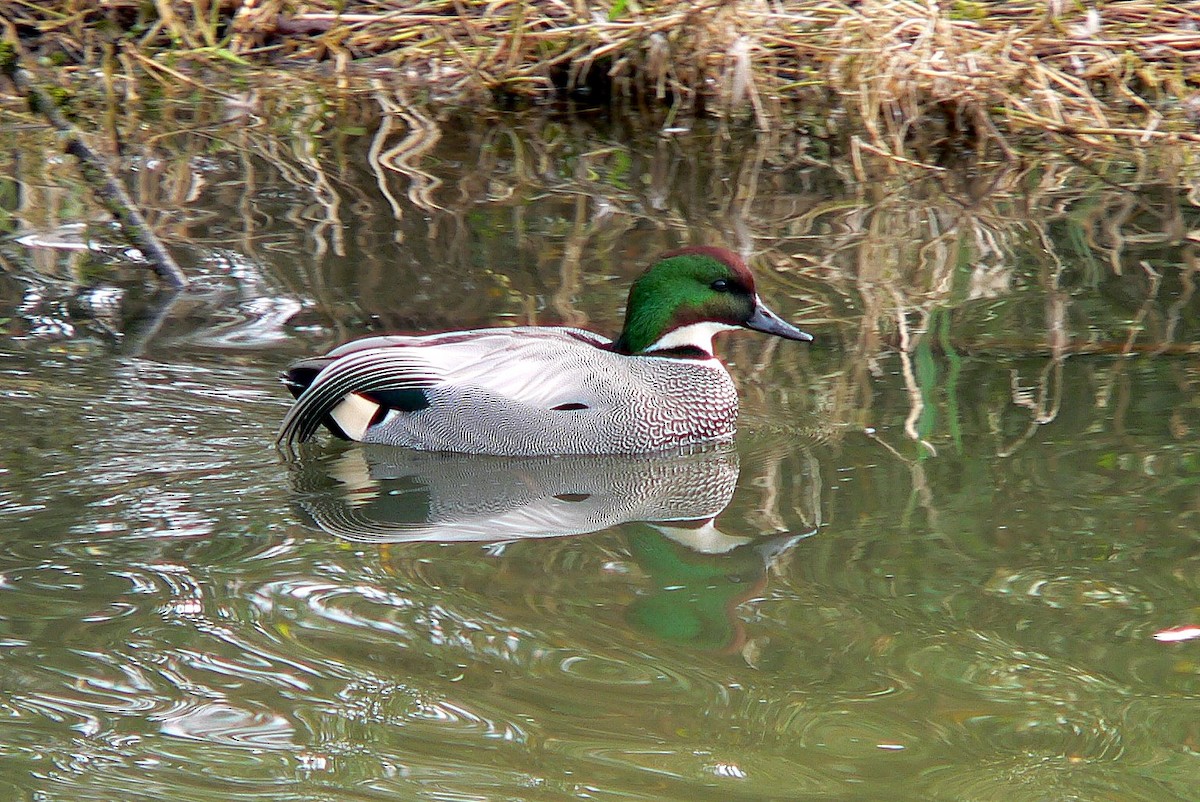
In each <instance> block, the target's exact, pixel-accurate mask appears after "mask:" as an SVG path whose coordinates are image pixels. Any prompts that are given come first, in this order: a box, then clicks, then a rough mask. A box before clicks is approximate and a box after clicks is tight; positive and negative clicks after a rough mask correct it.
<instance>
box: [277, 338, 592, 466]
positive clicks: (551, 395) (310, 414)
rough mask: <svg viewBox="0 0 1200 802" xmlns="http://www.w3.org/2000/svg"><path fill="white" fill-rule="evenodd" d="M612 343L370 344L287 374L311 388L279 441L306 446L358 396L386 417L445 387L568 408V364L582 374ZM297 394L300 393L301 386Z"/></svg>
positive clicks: (418, 341) (300, 365) (368, 341)
mask: <svg viewBox="0 0 1200 802" xmlns="http://www.w3.org/2000/svg"><path fill="white" fill-rule="evenodd" d="M607 344H608V340H606V339H604V338H603V337H600V336H599V335H596V334H592V333H591V332H586V331H582V330H578V329H567V328H557V327H526V328H514V329H481V330H476V331H467V332H452V333H449V334H442V335H431V336H428V337H370V338H366V339H364V340H360V341H357V342H354V343H349V344H347V345H344V346H341V347H339V348H337V349H334V350H333V351H331V352H330V353H329V354H328V355H327V356H325V357H318V358H317V359H313V360H305V361H303V362H300V363H297V365H295V366H293V368H292V371H290V374H291V375H297V374H307V375H305V376H304V381H307V382H308V384H307V387H305V388H304V389H303V390H302V391H300V392H299V394H298V397H297V399H296V403H295V404H294V405H293V406H292V408H291V409H290V410H289V411H288V413H287V415H286V416H285V417H284V419H283V423H282V425H281V426H280V429H279V434H278V435H277V437H276V440H277V442H278V443H279V444H281V445H287V446H290V445H292V444H294V443H297V442H304V441H305V440H308V439H309V438H310V437H312V435H313V434H314V433H315V432H316V431H317V429H318V428H319V427H320V426H321V424H322V423H329V422H330V420H329V419H330V415H331V413H333V412H334V410H335V409H336V408H337V407H338V406H339V405H341V404H343V403H344V402H350V403H354V398H353V397H355V396H357V397H359V398H365V399H367V400H368V401H370V402H371V403H374V404H376V405H377V406H379V407H380V408H382V409H384V410H385V411H386V409H402V410H406V411H417V410H420V409H422V408H423V407H424V406H425V405H427V403H428V402H427V400H426V397H425V395H424V392H423V391H425V390H428V389H431V388H434V387H438V386H440V385H445V384H471V385H473V386H478V387H485V388H489V389H492V390H495V391H496V392H498V393H500V394H502V395H504V396H505V397H507V398H510V399H512V400H513V401H514V402H517V403H526V404H533V405H537V406H543V407H553V406H554V405H555V404H558V403H571V401H562V400H560V399H562V398H565V397H566V396H567V395H570V393H571V391H570V388H569V383H566V382H564V381H563V376H562V372H563V369H564V365H570V366H572V368H574V369H578V366H579V364H580V363H581V362H584V363H586V357H582V356H581V354H587V355H592V357H593V358H594V354H595V353H596V350H597V349H603V348H605V347H606V346H607ZM556 366H557V367H556ZM310 376H311V380H309V377H310ZM292 387H293V392H296V391H297V390H299V386H297V383H296V382H293V384H292Z"/></svg>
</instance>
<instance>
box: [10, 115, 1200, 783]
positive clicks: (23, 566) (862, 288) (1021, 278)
mask: <svg viewBox="0 0 1200 802" xmlns="http://www.w3.org/2000/svg"><path fill="white" fill-rule="evenodd" d="M327 124H328V125H329V126H330V128H329V129H328V130H327V131H326V132H325V133H323V134H322V135H321V136H314V138H313V139H312V141H311V142H310V143H309V144H310V145H312V147H310V148H308V149H304V148H300V147H297V148H295V149H293V150H291V151H286V150H284V151H280V150H275V151H272V150H270V149H269V148H268V147H266V145H265V144H264V143H263V142H261V141H258V140H256V139H255V138H254V137H255V134H254V131H255V130H256V129H254V128H250V129H247V130H248V131H249V132H250V133H244V132H243V133H241V134H235V133H231V132H229V131H228V130H227V129H223V128H220V127H219V126H218V125H216V124H215V123H214V130H216V131H217V132H218V136H216V139H217V141H219V142H220V143H222V144H221V145H220V146H214V145H213V144H212V142H209V141H207V140H206V141H205V142H204V144H203V145H198V144H196V142H194V141H192V140H189V139H188V135H187V134H180V135H178V136H177V137H175V138H173V139H168V140H166V142H165V143H164V142H156V143H155V144H153V145H147V146H146V147H145V148H143V149H135V150H134V151H133V152H132V153H131V154H130V164H131V165H132V167H133V169H134V170H135V171H136V174H137V175H139V176H140V177H141V178H140V179H139V180H141V181H142V182H143V183H142V185H141V189H140V191H141V192H142V193H143V195H142V197H143V200H144V202H146V203H147V204H148V205H151V206H153V208H154V209H156V210H157V211H158V215H159V216H158V218H157V219H158V221H159V224H160V225H161V226H162V228H163V230H164V231H165V232H166V233H167V236H168V241H169V243H170V244H171V245H172V246H173V248H174V249H175V250H176V252H177V253H178V254H179V255H180V258H181V261H182V262H184V266H185V269H187V270H188V271H189V273H191V274H192V275H193V276H196V277H197V281H196V286H195V287H194V288H193V289H192V290H189V291H188V292H187V293H185V294H183V295H182V296H179V297H166V296H158V295H155V294H154V293H152V292H151V291H150V290H149V289H147V285H146V284H145V283H144V282H143V281H142V277H141V274H140V273H139V272H138V270H139V269H138V268H128V267H122V266H121V265H122V264H124V262H123V261H122V258H123V257H121V255H120V254H119V253H118V254H115V255H114V253H113V252H112V251H111V250H106V249H103V248H99V247H98V246H93V247H92V248H91V249H87V248H84V247H82V246H81V245H80V244H79V241H78V239H77V231H76V229H74V228H71V227H70V226H72V225H74V224H76V223H82V222H86V221H87V220H88V219H90V216H89V214H90V213H89V212H88V211H87V204H86V202H85V201H84V200H82V199H83V198H84V197H85V195H86V192H84V191H83V190H82V189H80V188H78V187H76V186H73V185H71V184H70V183H69V180H68V179H67V178H65V177H63V175H62V174H60V173H55V172H54V169H55V168H54V167H53V164H52V162H51V161H50V160H47V161H46V162H45V163H44V164H42V165H40V166H32V167H31V166H30V164H31V163H36V161H37V160H36V158H35V157H36V155H37V153H38V151H36V149H34V150H33V152H32V154H30V155H28V156H26V158H25V160H24V161H14V162H13V164H12V165H11V166H12V172H11V176H12V179H10V188H16V187H18V186H19V187H20V192H9V193H7V194H5V196H4V197H5V198H6V200H5V201H4V202H5V204H6V206H5V208H6V218H5V219H6V220H7V221H8V225H9V233H10V234H11V235H12V236H11V237H10V238H9V239H8V240H7V241H5V242H4V243H3V245H2V246H0V251H2V253H3V256H4V266H3V268H2V269H0V319H2V320H3V325H4V330H5V336H4V337H3V338H2V339H0V524H2V529H0V531H2V532H3V534H2V535H0V798H3V799H31V800H32V799H36V800H63V801H64V802H65V801H67V800H72V801H74V800H115V799H121V800H165V799H170V800H197V802H199V801H200V800H222V801H223V802H229V801H231V800H383V799H389V800H390V799H413V800H438V801H439V802H447V801H449V800H531V801H532V800H565V799H599V800H689V801H694V800H791V799H839V800H841V799H844V800H877V799H890V800H980V801H982V800H1004V801H1005V802H1023V801H1024V800H1030V801H1031V802H1032V801H1033V800H1039V801H1040V800H1113V801H1114V802H1115V801H1116V800H1122V801H1125V800H1154V802H1162V801H1163V800H1194V799H1196V798H1197V793H1198V792H1197V789H1198V788H1200V638H1195V637H1192V636H1194V635H1195V634H1197V633H1194V632H1193V631H1192V630H1194V628H1196V627H1197V626H1200V571H1198V569H1200V539H1198V536H1197V522H1198V519H1200V438H1198V436H1197V431H1198V429H1200V402H1198V401H1197V399H1198V395H1197V391H1198V390H1200V349H1198V346H1200V319H1198V317H1197V313H1198V312H1200V303H1198V302H1197V301H1196V299H1195V297H1194V295H1193V280H1194V277H1195V271H1196V265H1197V261H1196V256H1195V254H1194V253H1193V249H1194V247H1195V246H1194V245H1192V244H1189V243H1188V242H1186V241H1185V240H1183V239H1182V238H1181V237H1180V236H1179V235H1178V232H1179V231H1183V230H1187V229H1189V228H1196V227H1197V225H1196V220H1197V217H1198V215H1197V214H1196V212H1195V209H1194V207H1192V206H1191V205H1190V204H1189V202H1188V201H1187V200H1186V199H1185V198H1184V195H1183V193H1182V192H1181V191H1179V190H1178V189H1177V188H1172V187H1163V186H1158V187H1155V188H1151V190H1146V191H1145V192H1144V193H1143V194H1140V195H1139V194H1138V193H1137V192H1135V191H1134V190H1132V189H1131V190H1125V191H1118V190H1116V189H1113V187H1114V186H1115V185H1114V184H1113V182H1112V181H1111V180H1109V181H1107V182H1100V183H1096V184H1091V185H1089V184H1087V183H1086V181H1085V182H1084V183H1083V184H1078V183H1076V184H1072V183H1071V181H1069V180H1066V179H1065V178H1063V176H1064V175H1065V174H1066V173H1068V172H1069V171H1070V169H1072V168H1069V167H1063V166H1062V165H1054V164H1050V165H1047V166H1042V167H1038V168H1035V169H1031V170H1029V171H1028V172H1027V173H1024V174H1019V175H1016V176H1015V177H1012V178H1011V180H1010V179H1009V178H1005V179H1004V182H1005V183H1003V191H1000V190H996V189H995V188H994V185H993V188H992V189H991V190H990V192H989V191H982V192H980V191H972V190H970V189H969V188H967V189H961V188H958V189H956V188H955V187H954V186H953V182H943V183H941V184H938V183H936V182H935V183H934V184H930V183H928V182H926V181H924V178H923V177H922V176H924V174H918V175H917V176H916V177H914V176H907V177H906V176H899V177H893V178H888V179H882V180H881V181H880V182H878V184H876V185H874V186H869V185H867V186H864V185H863V184H862V183H860V182H857V181H856V180H855V179H854V178H853V176H852V175H850V173H849V172H848V171H847V170H846V169H839V168H838V166H837V165H836V164H830V165H826V166H820V165H815V166H814V163H811V160H810V161H804V160H797V159H796V158H794V156H795V154H796V153H797V150H796V146H795V143H790V144H789V142H783V143H776V146H777V147H778V148H779V150H772V151H770V152H766V151H763V150H761V149H760V150H759V151H755V150H754V149H753V148H747V147H745V146H744V145H740V144H739V143H738V142H736V141H733V142H732V143H731V142H730V140H729V139H728V138H727V137H726V136H724V135H723V134H721V133H720V132H715V131H714V132H707V133H706V132H704V131H698V132H694V133H693V134H686V135H685V134H680V135H678V136H674V137H661V136H659V135H658V134H657V133H656V132H642V131H638V130H626V129H622V128H620V127H619V126H615V125H612V124H609V123H605V122H598V123H596V124H595V125H582V124H577V125H576V124H565V123H562V122H560V121H555V120H553V119H551V120H549V121H547V119H545V118H538V120H535V121H533V122H530V121H528V120H524V119H516V120H515V121H501V122H500V123H497V124H495V125H492V126H491V127H485V130H480V129H479V128H473V127H471V126H470V125H467V124H466V123H464V122H463V121H462V120H461V119H458V120H457V121H456V120H450V121H443V129H442V132H441V134H440V139H435V141H433V142H424V143H420V142H418V143H417V144H414V143H413V142H410V141H409V140H407V139H405V138H404V132H403V131H402V130H401V131H398V132H397V133H389V132H388V131H387V130H383V129H381V128H380V127H379V122H378V121H377V120H376V121H370V124H369V125H368V126H367V128H368V129H369V130H368V131H367V133H366V134H362V133H361V132H358V131H349V132H343V133H342V134H338V135H335V134H336V133H337V132H336V130H335V129H334V127H333V123H327ZM8 136H9V137H10V139H12V138H14V137H16V136H17V135H16V134H11V133H10V134H9V135H8ZM239 137H242V139H239ZM13 141H15V139H14V140H13ZM9 144H12V142H10V143H9ZM392 150H395V151H396V152H394V153H392ZM388 153H392V155H391V156H390V157H389V156H388V155H387V154H388ZM780 153H784V154H785V155H784V156H780V155H779V154H780ZM788 154H790V155H788ZM152 159H157V160H158V163H154V164H152V163H151V160H152ZM389 159H390V161H389ZM1056 171H1057V172H1056ZM1001 174H1003V171H1001V170H999V168H997V175H1001ZM1056 176H1057V177H1056ZM971 180H975V179H971ZM968 183H969V181H968V180H967V179H964V181H963V186H966V185H967V184H968ZM185 189H186V190H187V191H184V190H185ZM1139 191H1140V190H1139ZM1130 198H1134V199H1135V201H1130V202H1129V204H1128V207H1127V208H1126V213H1125V215H1124V216H1123V217H1120V216H1118V215H1117V214H1116V213H1115V212H1114V211H1113V209H1115V208H1117V207H1119V206H1120V205H1121V204H1122V203H1125V202H1126V201H1127V200H1128V199H1130ZM972 199H974V200H972ZM971 203H975V204H976V205H975V206H974V207H971ZM1138 204H1140V205H1138ZM1114 220H1115V221H1116V222H1114ZM1163 221H1168V222H1169V221H1176V222H1178V221H1182V225H1181V226H1180V225H1177V226H1175V227H1174V229H1171V230H1175V231H1176V235H1175V236H1174V237H1173V238H1172V236H1171V235H1170V234H1169V233H1168V234H1165V235H1162V236H1151V234H1152V233H1154V232H1155V231H1156V230H1166V229H1168V228H1169V226H1167V225H1166V224H1165V223H1163ZM1158 223H1163V224H1162V225H1160V226H1159V228H1158V229H1155V227H1154V226H1155V225H1157V224H1158ZM94 233H95V232H94V229H93V234H94ZM89 236H91V235H89ZM694 242H705V243H719V244H724V245H727V246H729V247H733V248H734V249H736V250H739V251H741V252H743V253H746V254H748V255H750V256H752V257H753V260H754V262H755V264H756V267H757V269H758V272H759V273H760V275H761V276H762V279H761V286H760V291H761V293H762V294H763V296H764V297H765V298H766V299H767V300H768V301H769V302H770V303H771V305H772V306H773V307H774V308H776V309H777V310H778V311H780V312H781V313H782V314H783V315H784V316H785V317H787V318H788V319H790V320H795V321H797V322H798V323H799V324H801V325H803V327H804V328H806V329H808V330H810V331H812V332H813V333H814V334H815V335H816V336H817V342H816V343H815V344H814V345H813V346H812V347H806V346H803V345H800V344H797V343H791V342H768V341H767V339H766V338H762V337H760V336H759V335H756V334H753V333H744V334H734V335H724V336H725V337H726V338H727V339H726V340H725V342H724V344H723V353H724V354H725V356H726V357H727V360H728V362H729V363H730V366H731V372H732V373H733V374H734V376H735V378H736V380H737V381H738V383H739V385H740V388H741V394H742V398H743V414H742V421H741V425H740V432H739V437H738V440H737V442H736V444H735V446H734V447H733V448H725V449H711V450H701V451H699V452H697V453H689V454H680V455H663V456H657V457H654V458H639V459H632V460H620V459H618V460H588V459H572V460H524V461H522V460H499V459H495V458H469V457H468V458H463V457H438V456H430V455H423V456H418V455H411V454H404V453H400V452H390V451H388V450H386V449H384V450H378V449H363V448H360V447H353V446H347V445H344V444H340V443H330V442H328V441H327V440H326V441H325V442H323V443H322V444H320V445H319V446H317V447H315V448H312V449H307V450H306V451H305V452H304V453H303V454H302V456H301V458H300V460H299V461H298V462H296V463H293V464H289V463H287V462H285V461H284V460H282V459H281V458H280V456H279V454H278V453H277V452H276V451H275V450H274V448H273V447H272V439H273V435H274V431H275V428H276V427H277V425H278V423H279V421H280V418H281V416H282V415H283V412H284V410H285V409H286V404H287V398H286V394H285V392H284V390H283V389H282V388H281V387H280V385H279V384H278V382H277V374H278V371H279V370H280V369H281V368H282V367H284V366H285V365H286V364H287V363H288V362H289V361H290V360H292V359H294V358H296V357H299V356H301V355H304V354H308V353H312V352H315V351H318V350H321V349H323V348H327V347H329V346H331V345H333V344H335V343H336V342H340V341H342V340H344V339H347V338H349V337H352V336H357V335H361V334H365V333H368V332H373V331H382V330H389V331H423V330H434V329H452V328H461V327H471V326H480V325H512V324H515V323H557V322H567V323H571V324H576V325H585V326H588V327H591V328H595V329H597V330H600V331H604V332H607V333H614V332H615V329H616V327H617V326H618V325H619V321H620V317H621V311H622V309H621V304H622V303H623V296H624V292H625V289H626V287H627V285H628V281H629V280H630V279H631V278H632V277H633V276H634V275H636V274H637V272H639V271H640V269H642V268H643V267H644V266H645V265H646V264H647V263H648V261H649V260H650V258H651V257H652V256H653V255H654V254H655V253H656V252H658V251H661V250H664V249H666V248H668V247H673V246H676V245H680V244H687V243H694ZM112 265H115V267H113V266H112ZM114 271H115V272H114ZM97 276H99V277H97ZM710 519H711V521H710ZM1189 628H1191V629H1189Z"/></svg>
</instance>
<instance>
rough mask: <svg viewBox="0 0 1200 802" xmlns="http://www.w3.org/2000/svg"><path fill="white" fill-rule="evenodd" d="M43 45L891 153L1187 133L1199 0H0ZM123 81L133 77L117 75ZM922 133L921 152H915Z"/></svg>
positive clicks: (1193, 99) (164, 69) (79, 54)
mask: <svg viewBox="0 0 1200 802" xmlns="http://www.w3.org/2000/svg"><path fill="white" fill-rule="evenodd" d="M0 11H2V12H3V16H4V18H5V19H6V20H7V21H8V23H9V24H8V29H9V30H8V35H9V36H10V37H11V36H19V37H20V38H21V39H22V40H24V41H25V42H27V43H29V44H30V46H31V47H34V48H36V49H37V51H38V52H39V53H40V55H42V56H43V57H44V58H47V59H50V60H51V61H53V62H55V63H65V64H68V65H85V66H88V67H91V66H95V65H97V64H105V65H107V69H108V70H109V72H110V74H116V75H118V76H120V75H121V74H122V73H124V75H125V77H126V78H127V79H131V80H134V81H136V80H137V79H138V78H140V77H141V75H140V73H143V72H144V73H145V74H147V75H149V76H151V77H155V78H158V79H160V80H164V81H179V80H184V81H187V80H191V79H189V77H188V75H187V73H188V69H187V68H186V66H185V65H186V64H188V63H189V62H190V63H194V62H195V60H197V59H202V60H204V61H208V62H215V61H226V62H232V63H240V64H247V65H254V66H258V67H263V68H267V67H279V66H286V67H287V68H289V72H292V73H293V74H294V73H295V71H296V68H300V67H303V66H305V65H323V66H327V67H328V68H329V69H331V70H332V72H333V73H334V74H335V75H336V76H337V77H338V79H339V81H340V83H341V85H342V86H343V87H344V88H352V87H355V86H365V85H367V81H368V80H371V81H376V82H382V83H385V84H389V85H402V86H403V87H405V90H406V96H407V97H410V98H412V99H413V100H414V101H415V102H419V101H420V100H422V99H425V100H435V101H446V102H465V101H468V100H470V101H473V102H478V101H479V99H480V98H482V99H484V101H485V102H487V103H504V102H509V100H510V99H512V98H530V99H533V100H552V99H555V98H561V97H564V96H566V97H571V96H575V97H578V96H579V95H581V94H590V95H591V96H592V97H593V98H594V97H596V96H599V97H601V98H615V99H617V100H619V101H622V102H634V103H639V104H643V105H645V106H647V107H655V106H660V107H662V108H664V109H667V110H668V111H667V117H666V125H667V126H669V125H671V124H673V123H674V122H675V121H677V120H681V119H685V118H686V117H687V116H688V115H695V114H708V115H716V116H719V117H722V118H726V119H729V118H736V117H739V116H744V117H750V118H753V120H754V121H755V124H756V125H757V127H758V128H759V129H761V130H764V131H766V130H772V129H776V128H779V127H780V126H782V125H784V124H785V121H786V120H788V119H789V118H790V117H794V116H795V115H797V114H799V115H802V116H803V117H804V118H806V119H810V120H819V121H820V124H819V127H820V129H821V132H822V133H833V134H840V135H842V136H844V137H847V138H848V140H849V141H850V142H851V146H852V147H854V148H855V149H856V150H857V149H861V148H866V149H868V150H871V151H874V152H882V153H884V154H887V155H890V156H892V157H896V158H910V157H913V156H914V153H913V152H912V151H911V150H910V147H909V146H908V143H910V142H912V141H913V140H919V141H922V142H925V143H929V142H937V141H939V140H944V139H946V138H952V139H961V140H963V141H966V142H968V143H978V144H980V145H984V144H989V143H990V144H993V145H996V146H998V147H999V148H1001V149H1002V150H1003V151H1005V152H1011V150H1012V149H1013V148H1015V147H1017V145H1018V142H1019V138H1020V135H1021V134H1022V133H1024V132H1030V131H1033V132H1037V133H1039V134H1045V133H1050V134H1053V135H1055V136H1060V137H1067V138H1069V139H1071V140H1074V141H1077V142H1080V143H1084V144H1088V145H1093V146H1094V145H1103V144H1105V143H1106V142H1111V141H1114V140H1130V141H1132V142H1134V143H1146V142H1151V141H1156V140H1167V141H1180V140H1186V141H1189V142H1198V141H1200V135H1198V134H1197V131H1196V118H1197V116H1198V115H1200V108H1198V107H1200V95H1198V94H1197V88H1198V87H1200V58H1198V56H1200V2H1182V3H1169V4H1164V3H1161V2H1155V1H1154V0H1125V1H1123V2H1107V3H1097V4H1095V5H1088V6H1085V5H1083V4H1075V3H1066V2H1063V0H1048V1H1047V2H1040V1H1039V2H1032V1H1027V2H1012V3H987V2H972V1H971V0H954V2H942V3H939V2H934V0H924V1H923V2H922V0H858V1H856V2H850V1H848V2H837V0H778V1H777V2H770V1H769V0H702V1H701V2H692V0H658V1H657V2H645V1H643V2H638V0H603V2H583V0H491V1H490V2H478V1H473V0H309V1H308V2H287V3H285V2H283V0H232V1H230V0H225V1H224V2H220V1H219V0H153V2H152V3H147V2H143V0H103V2H99V3H93V2H87V3H83V2H79V1H78V0H57V1H56V2H38V3H30V2H27V0H0ZM129 91H132V90H129ZM919 152H920V151H919V150H918V155H919Z"/></svg>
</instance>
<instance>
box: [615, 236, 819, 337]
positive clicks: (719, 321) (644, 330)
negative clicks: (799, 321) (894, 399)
mask: <svg viewBox="0 0 1200 802" xmlns="http://www.w3.org/2000/svg"><path fill="white" fill-rule="evenodd" d="M737 328H746V329H754V330H755V331H761V332H764V333H766V334H774V335H775V336H777V337H783V338H785V339H788V340H800V341H801V342H811V341H812V339H813V338H812V335H811V334H808V333H806V332H803V331H801V330H800V329H798V328H796V327H795V326H793V325H792V324H791V323H788V322H786V321H785V320H783V318H781V317H779V315H777V314H775V313H774V312H772V311H771V310H770V309H769V308H768V307H767V306H766V305H765V304H764V303H763V302H762V299H761V298H759V297H758V293H757V292H756V291H755V289H754V276H753V275H752V274H751V273H750V270H749V268H747V267H746V263H745V262H743V261H742V260H741V258H739V257H738V256H737V254H735V253H733V252H731V251H728V250H726V249H724V248H714V247H709V246H692V247H688V248H681V249H679V250H676V251H671V252H669V253H667V254H664V255H663V256H662V257H661V258H660V259H659V260H658V261H657V262H655V263H654V264H653V265H652V266H651V267H650V269H649V270H647V271H646V272H645V273H643V274H642V275H641V276H640V277H639V278H638V279H637V281H635V282H634V283H633V287H632V288H630V290H629V302H628V303H627V305H626V307H625V328H624V329H623V330H622V332H621V336H620V337H619V338H618V339H617V341H616V343H615V347H616V349H617V350H618V351H620V352H621V353H623V354H649V355H661V356H692V357H711V356H712V338H713V335H715V334H717V333H718V332H721V331H728V330H730V329H737Z"/></svg>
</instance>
